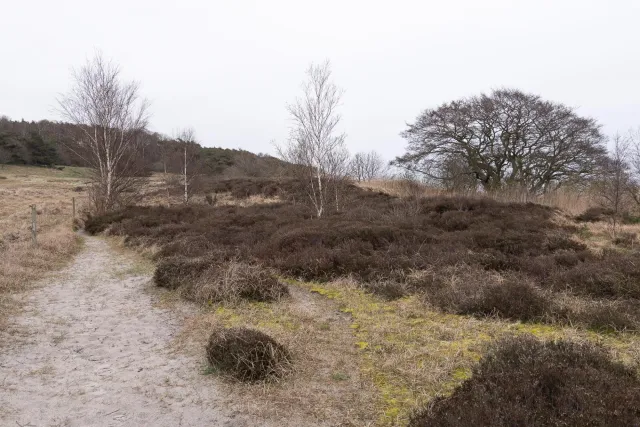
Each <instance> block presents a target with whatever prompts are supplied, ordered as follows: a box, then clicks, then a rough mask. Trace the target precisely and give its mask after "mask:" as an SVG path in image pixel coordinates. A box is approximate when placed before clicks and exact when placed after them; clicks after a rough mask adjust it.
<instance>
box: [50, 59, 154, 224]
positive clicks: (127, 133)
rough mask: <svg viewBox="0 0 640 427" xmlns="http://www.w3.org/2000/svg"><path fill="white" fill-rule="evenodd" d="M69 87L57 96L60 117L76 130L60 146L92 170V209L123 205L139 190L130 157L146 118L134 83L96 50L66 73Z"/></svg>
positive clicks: (144, 104) (144, 103) (135, 164)
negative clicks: (69, 75)
mask: <svg viewBox="0 0 640 427" xmlns="http://www.w3.org/2000/svg"><path fill="white" fill-rule="evenodd" d="M72 76H73V85H72V88H71V90H70V91H69V92H68V93H67V94H66V95H63V96H62V97H60V98H59V99H58V105H59V110H60V113H61V114H62V116H63V117H64V118H65V119H66V120H68V121H70V122H72V123H74V124H75V125H77V126H78V128H79V129H81V134H80V135H81V136H80V137H77V138H75V139H74V140H73V142H72V143H68V144H66V145H67V147H68V148H69V149H70V150H71V151H72V152H74V153H75V154H76V155H78V156H80V157H81V158H82V159H83V160H84V161H85V162H86V163H87V164H88V165H89V166H90V167H91V169H92V170H93V185H92V199H93V200H92V202H93V204H94V208H95V210H96V211H97V212H105V211H109V210H112V209H114V208H116V207H118V206H119V205H122V204H125V203H127V201H128V200H127V199H128V196H130V195H131V194H133V193H134V190H135V189H137V188H139V185H138V184H139V178H138V175H139V172H140V171H138V170H136V169H137V168H138V167H139V165H140V162H136V161H135V160H136V156H137V155H138V153H139V149H140V147H141V145H142V143H143V139H142V138H141V137H140V136H141V134H142V133H143V132H144V130H145V128H146V126H147V121H148V113H147V110H148V103H147V101H146V100H144V99H142V98H141V97H140V93H139V85H138V83H136V82H125V81H123V80H122V79H121V76H120V68H119V67H118V66H117V65H115V64H113V63H112V62H110V61H107V60H105V59H104V58H103V57H102V56H101V55H100V54H97V55H96V56H95V57H94V58H93V59H91V60H88V61H87V63H86V64H85V65H84V66H83V67H82V68H81V69H80V70H76V71H74V72H73V74H72Z"/></svg>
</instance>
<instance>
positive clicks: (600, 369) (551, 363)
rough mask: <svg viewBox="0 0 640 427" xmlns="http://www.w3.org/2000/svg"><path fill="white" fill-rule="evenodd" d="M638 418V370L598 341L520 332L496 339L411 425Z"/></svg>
mask: <svg viewBox="0 0 640 427" xmlns="http://www.w3.org/2000/svg"><path fill="white" fill-rule="evenodd" d="M638 423H640V379H638V376H637V373H636V372H634V371H633V370H631V369H629V368H628V367H626V366H624V365H622V364H620V363H617V362H613V361H611V358H610V356H609V355H608V354H607V352H606V351H604V350H603V349H601V348H598V347H596V346H594V345H593V344H589V343H576V342H568V341H557V342H543V341H539V340H537V339H535V338H533V337H531V336H519V337H515V338H514V337H511V338H505V339H503V340H501V341H499V342H497V343H495V344H494V345H493V347H492V348H491V349H490V350H489V351H488V353H487V354H486V355H485V356H484V357H483V358H482V360H481V361H480V363H479V364H478V365H476V366H475V367H474V368H473V373H472V375H471V377H470V378H469V379H467V380H465V381H464V382H463V383H462V385H461V386H460V387H458V388H456V390H455V391H454V392H453V394H452V395H451V396H447V397H439V398H437V399H435V400H433V401H432V402H431V403H430V404H429V406H428V407H427V408H425V409H424V410H423V411H421V412H418V413H417V414H415V415H414V417H413V418H412V420H411V423H410V426H411V427H427V426H442V427H444V426H452V427H453V426H460V425H474V426H505V427H506V426H515V425H517V426H566V425H575V426H577V425H581V426H604V425H607V426H632V425H637V424H638Z"/></svg>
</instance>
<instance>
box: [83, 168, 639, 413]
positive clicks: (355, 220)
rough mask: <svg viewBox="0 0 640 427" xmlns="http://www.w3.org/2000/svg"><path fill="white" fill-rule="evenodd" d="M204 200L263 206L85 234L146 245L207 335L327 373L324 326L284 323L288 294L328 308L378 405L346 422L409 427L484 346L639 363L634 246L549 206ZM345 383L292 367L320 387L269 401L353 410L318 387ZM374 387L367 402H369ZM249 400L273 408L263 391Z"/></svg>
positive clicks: (361, 198) (291, 190)
mask: <svg viewBox="0 0 640 427" xmlns="http://www.w3.org/2000/svg"><path fill="white" fill-rule="evenodd" d="M209 191H210V193H209V194H215V197H216V200H226V199H227V198H229V197H231V199H234V200H240V201H242V200H248V199H247V198H251V200H253V201H259V200H268V203H245V202H239V203H238V204H231V203H229V204H224V205H222V204H216V205H211V204H204V203H203V204H195V205H188V206H147V207H143V206H138V207H130V208H127V209H124V210H120V211H117V212H112V213H110V214H107V215H103V216H99V217H91V218H89V219H88V220H87V221H86V229H87V231H89V232H91V233H101V232H107V233H108V234H111V235H118V236H123V237H124V238H125V241H126V244H128V245H130V246H133V247H140V248H153V250H152V251H150V253H152V254H153V258H154V260H155V262H156V264H157V270H156V274H155V280H156V283H157V284H158V285H159V286H163V287H167V288H170V289H176V290H178V293H179V294H180V295H182V296H183V297H185V298H187V299H191V300H194V301H198V302H201V303H204V305H205V306H206V307H209V310H210V311H209V312H207V314H206V315H203V316H204V317H203V319H208V320H206V321H205V320H201V321H198V322H204V323H206V324H207V325H210V327H213V329H214V330H216V331H219V330H220V328H221V327H223V326H224V327H226V328H229V327H244V328H250V329H256V330H259V331H261V332H264V333H267V334H268V335H272V334H275V335H274V336H275V337H276V338H277V339H278V340H279V341H280V342H284V343H286V344H289V345H290V346H291V347H289V348H291V350H290V351H291V354H292V355H293V356H295V358H296V360H302V361H303V362H301V363H303V364H305V363H311V366H323V363H324V362H321V361H319V360H317V359H315V360H313V361H312V360H311V358H312V356H311V355H312V354H313V355H315V354H317V353H318V352H320V353H322V352H323V349H322V348H317V349H316V348H315V347H313V346H312V345H311V344H310V343H309V344H304V345H299V343H302V342H305V343H306V338H308V337H312V336H316V335H317V336H318V337H320V335H318V333H317V332H313V333H310V332H309V331H310V330H312V331H319V330H322V328H321V326H322V325H324V324H325V323H323V322H320V323H322V325H321V324H319V323H318V322H316V321H315V320H314V321H313V322H312V321H311V320H309V319H311V318H312V317H313V318H314V319H315V317H316V316H317V315H316V314H310V316H311V317H309V319H307V318H306V317H305V318H304V319H306V320H303V318H300V317H298V315H297V314H295V313H297V311H298V310H299V309H300V308H299V307H300V305H301V304H302V305H303V306H306V304H307V303H304V302H302V301H301V300H300V295H299V294H300V292H301V291H303V292H309V291H310V292H312V293H317V294H319V295H320V296H322V297H324V298H327V299H328V300H330V301H331V302H332V303H333V304H335V305H336V306H337V309H338V310H339V312H340V313H342V314H344V315H346V316H348V318H349V319H350V320H348V321H347V325H346V326H345V327H347V331H348V330H350V335H351V337H352V338H351V339H352V345H353V346H354V348H355V350H356V353H357V355H358V360H359V362H358V365H359V369H358V375H357V377H354V378H359V380H358V381H359V384H361V387H362V389H361V391H360V393H362V396H369V397H368V398H367V399H370V400H369V401H370V402H373V404H374V406H373V407H371V408H369V407H367V409H366V411H361V412H358V413H357V414H356V413H355V412H354V413H351V418H350V422H352V423H353V424H354V425H359V424H362V423H371V422H374V424H376V425H378V424H379V425H406V423H408V422H409V416H410V414H411V413H412V412H413V411H415V410H416V408H421V407H423V408H431V407H432V405H435V404H436V403H437V402H441V401H446V400H442V399H441V400H433V399H434V398H436V397H437V396H446V395H449V394H450V393H454V394H453V395H452V396H455V395H456V394H455V393H458V391H455V390H457V387H458V386H462V385H463V384H466V381H469V380H470V379H473V378H476V375H477V372H480V371H477V370H478V369H481V368H479V367H478V366H481V365H482V363H483V361H484V360H485V359H484V356H483V355H484V354H485V350H484V349H485V347H486V345H487V344H488V343H491V342H494V341H496V340H500V339H501V338H502V337H504V336H505V334H516V335H517V334H522V333H531V334H534V335H535V336H536V337H538V339H541V340H543V341H544V342H555V341H557V340H568V341H573V340H578V341H579V342H583V343H588V342H592V341H593V342H598V343H600V344H602V345H605V346H607V348H612V349H615V351H614V354H615V357H616V360H618V361H622V362H624V364H625V366H626V368H625V369H627V371H629V372H632V371H634V370H636V369H637V365H634V363H635V362H634V359H635V357H636V356H635V355H637V354H639V353H638V352H639V351H640V349H638V347H637V344H638V343H637V340H636V339H635V334H634V331H637V330H638V329H639V320H640V311H639V310H638V308H637V307H638V304H637V302H638V299H639V294H638V290H639V289H640V280H638V279H639V276H638V274H640V270H639V269H638V268H637V267H636V263H635V262H634V257H636V253H635V252H634V249H633V247H632V246H631V247H621V246H616V245H614V244H613V242H612V241H611V240H609V243H608V244H605V242H604V240H602V239H604V237H603V236H604V235H602V233H601V230H599V229H597V228H595V227H594V226H592V225H589V226H588V227H593V228H592V229H593V231H589V230H587V229H585V226H583V225H580V224H579V223H576V222H574V221H573V220H572V219H571V218H570V217H568V216H565V215H564V214H563V213H562V212H561V211H559V210H556V209H554V208H550V207H545V206H541V205H537V204H532V203H528V204H522V203H502V202H498V201H495V200H491V199H489V198H486V199H483V198H478V197H473V198H465V197H445V196H433V197H427V198H424V197H416V196H412V195H409V196H405V197H394V196H390V195H388V194H385V193H381V192H378V191H373V190H365V189H362V188H359V187H356V186H350V185H349V186H346V187H345V188H344V193H343V194H344V199H345V200H349V201H351V203H346V204H345V206H348V208H345V209H344V210H340V211H332V212H329V213H326V214H325V215H323V216H322V217H321V218H314V216H315V212H314V211H313V209H310V208H309V207H308V206H307V204H306V203H305V199H304V195H303V194H302V192H301V190H300V187H299V186H297V185H296V183H295V181H292V180H285V181H278V180H273V179H272V180H265V179H249V180H233V181H228V182H220V183H216V184H215V187H211V188H210V189H209ZM232 194H235V195H236V196H237V197H238V198H235V197H233V195H232ZM260 198H262V199H260ZM231 199H230V200H231ZM291 294H293V295H294V296H293V297H287V295H291ZM285 297H287V298H285ZM303 300H304V298H303ZM276 307H277V308H276ZM316 320H317V319H316ZM309 322H311V323H309ZM545 324H546V325H545ZM187 328H189V326H187ZM308 328H311V329H308ZM331 328H332V329H333V328H334V326H331ZM195 330H199V329H197V328H196V329H195ZM205 330H206V328H205ZM302 331H306V332H305V333H303V332H302ZM611 332H613V333H611ZM192 333H195V332H193V331H192ZM207 333H209V332H207ZM332 334H333V332H332ZM303 336H304V337H305V339H304V340H303V339H302V337H303ZM336 337H337V335H336ZM318 339H320V338H318ZM341 339H342V340H344V337H343V338H341ZM196 341H197V338H196ZM504 343H508V341H505V342H504ZM504 343H501V344H499V346H508V344H504ZM332 345H333V344H332ZM532 345H533V344H532ZM545 345H546V344H545ZM567 345H570V344H567ZM584 345H585V346H588V344H584ZM524 347H525V344H522V345H520V349H519V350H517V351H524V350H526V349H525V348H524ZM495 348H498V347H495ZM580 348H582V347H580ZM585 348H586V347H585ZM341 351H344V350H341ZM494 351H498V350H494ZM513 351H514V352H515V351H516V350H513ZM585 351H587V350H585ZM551 353H552V352H551V351H549V352H544V351H541V352H537V353H535V352H534V353H533V354H534V356H532V357H538V356H539V357H540V358H542V359H544V358H546V357H547V356H548V355H550V354H551ZM490 354H493V353H490ZM293 356H292V357H293ZM549 357H551V356H549ZM553 360H554V359H550V362H549V363H552V364H553V363H555V362H553ZM543 362H544V361H540V363H543ZM350 363H353V362H350ZM478 363H480V365H478ZM612 363H614V362H612ZM616 363H618V362H615V363H614V364H616ZM316 364H318V365H316ZM331 366H335V365H333V364H332V365H331ZM309 369H310V370H312V369H311V367H310V368H309ZM576 369H582V365H579V366H578V365H576ZM585 369H587V368H585ZM588 369H591V368H588ZM220 372H221V371H220ZM351 372H353V369H352V370H351ZM314 375H315V376H314ZM318 375H319V377H317V376H318ZM581 375H582V374H581ZM352 377H353V376H352V375H350V374H348V373H345V372H344V371H342V370H340V369H339V368H338V369H336V368H333V369H331V370H328V371H323V372H313V373H311V372H309V373H307V372H306V371H301V372H296V373H293V375H292V379H291V380H290V381H291V382H292V384H293V383H296V381H303V383H305V382H307V381H309V382H312V383H313V384H314V386H315V387H319V388H318V391H317V392H316V393H314V394H313V396H311V395H309V393H300V392H297V393H298V394H297V395H296V396H290V395H289V394H290V393H289V394H288V393H286V390H285V389H284V388H283V389H282V390H280V387H278V388H277V389H270V391H269V392H268V393H269V396H271V394H272V393H275V395H273V396H278V397H277V399H278V400H279V401H282V402H288V403H287V405H293V404H296V405H300V404H302V401H303V400H305V401H307V402H314V403H313V404H311V408H313V411H314V412H313V413H316V412H315V411H319V409H318V408H319V407H318V405H331V406H330V407H326V408H324V407H323V410H322V411H321V413H323V414H327V413H330V412H332V411H333V413H334V415H336V414H346V413H348V411H349V409H348V408H344V407H342V406H340V405H339V404H338V402H335V401H333V400H331V399H330V398H329V397H328V396H329V395H331V393H329V394H326V393H325V391H326V389H324V388H323V387H324V386H325V384H326V383H325V381H334V382H335V381H337V382H340V381H345V385H349V386H348V387H347V388H346V389H345V390H344V391H343V393H345V394H344V395H345V396H347V395H348V396H351V395H352V391H353V390H352V389H351V388H349V387H352V385H351V384H352V382H353V378H352ZM594 381H595V380H594ZM284 384H289V380H286V381H284ZM496 384H498V383H496ZM594 384H595V383H593V384H592V383H589V384H588V385H589V386H591V385H593V386H594V387H595V386H596V385H594ZM624 384H626V383H624ZM629 384H631V383H629ZM282 387H285V386H284V385H283V386H282ZM371 387H373V388H374V389H375V390H376V393H377V397H372V396H370V393H371V391H370V389H371ZM625 387H627V385H623V386H622V388H625ZM320 390H322V391H320ZM347 390H348V391H347ZM236 391H238V390H236ZM238 392H239V393H240V394H243V393H253V391H251V389H241V390H240V391H238ZM264 393H267V392H264ZM490 393H498V391H496V390H492V391H490ZM505 393H510V391H509V390H506V391H505ZM256 396H257V397H256V399H257V401H260V402H263V403H264V405H267V406H269V405H271V403H270V402H271V400H269V398H268V396H267V395H260V394H258V395H256ZM273 398H274V399H275V397H273ZM505 398H506V397H505ZM345 399H346V397H345ZM349 399H351V397H349ZM360 400H362V399H360ZM321 402H322V403H321ZM429 402H436V403H429ZM622 402H623V403H622V404H623V405H626V403H624V402H625V401H622ZM283 404H284V403H283ZM354 404H355V403H354ZM439 404H442V403H439ZM358 405H362V402H360V403H358ZM278 407H279V406H277V405H276V406H275V407H274V408H273V411H275V412H277V411H278V410H279V409H278ZM362 407H363V408H364V406H362ZM605 409H606V408H605ZM546 410H547V409H539V408H538V409H536V411H539V413H540V414H542V413H544V411H546ZM594 410H597V409H594ZM603 410H604V409H603ZM344 411H346V412H344ZM364 412H366V414H365V413H364ZM534 412H535V411H534ZM427 413H429V414H430V413H431V412H429V411H428V410H425V411H422V412H419V413H417V412H416V413H415V414H416V415H415V416H414V420H413V423H414V424H415V423H418V424H415V425H423V424H419V423H420V422H422V423H425V422H429V423H431V421H425V420H427V418H425V417H426V415H425V414H427ZM271 415H273V414H271ZM307 416H308V414H307ZM324 416H326V415H324ZM336 416H337V415H336ZM461 416H463V415H461ZM594 417H595V418H593V419H594V420H597V419H598V418H597V417H596V415H594ZM305 419H306V420H308V418H305ZM332 419H333V418H332ZM471 419H472V418H471ZM429 420H430V419H429ZM301 422H302V421H301ZM496 422H499V420H498V421H496ZM424 425H439V424H438V423H437V422H435V424H424ZM444 425H446V424H444ZM549 425H554V424H549Z"/></svg>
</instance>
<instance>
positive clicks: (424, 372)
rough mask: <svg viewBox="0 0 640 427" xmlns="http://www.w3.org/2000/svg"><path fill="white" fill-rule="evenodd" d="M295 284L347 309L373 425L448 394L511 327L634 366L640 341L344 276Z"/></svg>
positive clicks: (402, 420)
mask: <svg viewBox="0 0 640 427" xmlns="http://www.w3.org/2000/svg"><path fill="white" fill-rule="evenodd" d="M300 286H303V287H305V288H307V289H310V290H311V291H313V292H317V293H319V294H321V295H324V296H325V297H327V298H329V299H331V300H333V301H335V302H336V303H337V304H338V305H339V307H340V310H341V311H342V312H343V313H347V314H349V315H350V316H351V325H350V328H351V329H352V330H353V331H354V334H355V338H354V345H356V346H357V347H358V348H359V359H360V362H359V363H360V372H361V374H362V375H363V376H364V378H368V379H369V380H370V381H372V382H373V383H374V384H375V386H376V389H377V395H378V399H377V401H376V408H375V409H376V412H375V414H376V425H406V423H407V422H408V419H409V416H410V415H411V413H412V411H413V410H414V409H415V408H417V407H420V406H422V405H424V404H426V403H427V402H428V401H430V400H431V399H432V398H434V397H436V396H438V395H448V394H450V393H451V392H452V391H453V390H454V388H455V387H456V386H458V385H460V384H461V383H462V382H463V381H464V380H465V379H467V378H469V376H470V374H471V370H472V367H473V366H474V365H476V364H477V362H478V361H479V360H480V358H481V357H482V355H483V354H484V352H485V347H486V346H487V345H488V344H489V343H491V342H493V341H495V340H496V339H499V338H501V337H503V336H505V335H509V334H522V333H530V334H533V335H535V336H537V337H539V338H542V339H545V340H557V339H561V338H565V339H570V340H574V341H591V342H594V343H600V344H603V345H604V346H606V347H607V348H608V349H610V350H611V351H612V352H613V354H614V355H615V357H616V358H617V359H618V360H620V361H622V362H623V363H626V364H627V365H630V366H633V367H635V368H636V369H638V368H639V367H640V365H638V360H639V359H638V357H639V356H640V341H639V340H638V338H637V335H635V334H625V333H619V334H597V333H595V332H591V331H585V330H583V329H576V328H571V327H558V326H549V325H542V324H535V323H520V322H509V321H505V320H499V319H489V318H484V319H477V318H473V317H470V316H459V315H452V314H444V313H441V312H438V311H434V310H431V309H429V308H428V307H425V306H424V304H423V303H422V302H421V301H420V300H419V298H417V297H414V296H412V297H405V298H401V299H399V300H395V301H385V300H383V299H380V298H379V297H376V296H374V295H371V294H368V293H366V292H364V291H363V290H362V288H361V287H360V286H359V285H358V284H357V283H355V282H352V281H348V280H341V281H336V282H332V283H328V284H324V285H320V284H310V283H309V284H300Z"/></svg>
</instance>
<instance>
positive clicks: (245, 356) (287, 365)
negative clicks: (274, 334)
mask: <svg viewBox="0 0 640 427" xmlns="http://www.w3.org/2000/svg"><path fill="white" fill-rule="evenodd" d="M206 353H207V360H208V361H209V363H210V364H211V366H212V367H213V368H214V369H216V370H218V371H219V372H220V373H221V374H223V375H226V376H229V377H231V378H234V379H236V380H239V381H247V382H253V381H265V380H276V379H278V378H282V377H283V376H285V375H286V374H287V373H289V372H290V371H291V369H292V358H291V355H290V353H289V351H288V350H287V349H286V348H285V347H284V346H282V345H281V344H279V343H278V342H276V341H275V340H274V339H273V338H271V337H270V336H268V335H267V334H265V333H263V332H260V331H257V330H254V329H247V328H228V329H222V328H221V329H217V330H215V331H213V333H212V334H211V337H210V338H209V343H208V344H207V347H206Z"/></svg>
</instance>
